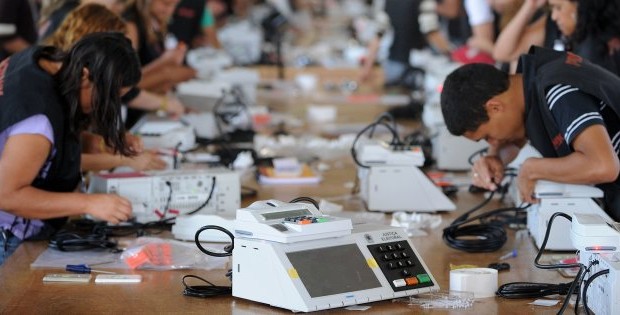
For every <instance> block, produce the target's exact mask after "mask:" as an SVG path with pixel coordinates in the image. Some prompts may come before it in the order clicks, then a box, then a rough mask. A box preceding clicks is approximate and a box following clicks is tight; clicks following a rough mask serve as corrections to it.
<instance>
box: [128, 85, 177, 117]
mask: <svg viewBox="0 0 620 315" xmlns="http://www.w3.org/2000/svg"><path fill="white" fill-rule="evenodd" d="M129 107H131V108H138V109H143V110H151V111H155V110H162V111H165V112H166V113H167V114H170V115H172V116H181V115H183V114H185V106H183V104H181V101H179V99H178V98H176V97H174V96H172V95H168V94H164V95H158V94H155V93H151V92H149V91H145V90H141V91H140V94H138V96H137V97H136V98H134V99H133V100H131V102H129Z"/></svg>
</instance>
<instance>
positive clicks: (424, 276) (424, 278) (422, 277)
mask: <svg viewBox="0 0 620 315" xmlns="http://www.w3.org/2000/svg"><path fill="white" fill-rule="evenodd" d="M417 278H418V280H419V281H420V283H427V282H431V277H429V276H428V275H427V274H425V273H422V274H419V275H417Z"/></svg>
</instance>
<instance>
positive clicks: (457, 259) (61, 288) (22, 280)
mask: <svg viewBox="0 0 620 315" xmlns="http://www.w3.org/2000/svg"><path fill="white" fill-rule="evenodd" d="M342 163H344V164H345V166H343V167H341V168H339V169H338V168H335V169H333V170H332V171H331V172H329V173H328V174H326V177H325V181H324V183H323V184H321V185H300V186H299V185H298V186H287V187H282V186H269V187H259V186H258V185H256V184H255V183H249V184H250V185H256V186H255V187H258V188H259V194H258V197H257V198H258V199H267V198H277V199H280V200H285V201H288V200H291V199H292V198H295V197H298V196H301V195H303V196H313V197H316V196H323V197H335V196H339V195H343V194H347V193H348V192H349V190H350V188H346V187H345V185H344V184H343V183H344V182H347V181H350V180H353V179H354V176H355V173H354V168H353V167H352V165H349V164H348V163H346V162H342ZM481 200H482V196H480V195H472V194H470V193H469V192H466V191H460V192H459V193H458V194H457V196H456V198H455V199H454V201H455V202H456V204H457V205H458V209H457V210H456V211H454V212H451V213H443V214H442V219H443V222H442V224H441V227H443V226H446V225H447V224H449V223H450V222H451V221H452V220H454V218H455V217H457V216H458V215H459V214H461V213H463V211H466V210H467V209H469V208H471V207H472V206H474V205H475V204H477V203H479V202H480V201H481ZM251 201H252V200H244V202H243V203H244V205H247V204H248V203H249V202H251ZM499 206H500V205H499V202H494V204H492V205H489V206H488V207H490V208H496V207H499ZM509 235H510V237H509V240H508V243H507V244H506V245H505V246H504V247H503V248H502V249H501V250H500V251H498V252H494V253H477V254H470V253H465V252H461V251H457V250H454V249H452V248H450V247H448V246H447V245H446V244H444V242H443V241H442V239H441V228H438V229H435V230H432V231H431V233H430V235H429V236H427V237H416V238H412V242H413V243H414V245H415V246H416V248H417V250H418V252H419V253H420V254H421V255H422V258H423V259H424V261H425V262H426V264H427V265H428V267H429V268H430V272H431V273H432V274H433V275H434V277H435V279H436V280H437V282H438V283H439V285H440V287H441V289H442V290H448V289H449V270H450V267H449V266H450V264H455V265H461V264H474V265H478V266H482V267H484V266H487V265H488V264H489V263H491V262H497V260H498V257H499V256H500V255H502V254H503V253H505V252H507V251H509V250H510V249H512V248H513V246H516V248H517V249H518V253H519V254H518V257H516V258H512V259H509V260H507V262H509V263H510V264H511V269H510V271H503V272H500V274H499V283H500V284H503V283H507V282H516V281H535V282H549V283H559V282H568V281H570V279H567V278H562V277H561V276H560V275H559V274H558V273H557V272H556V271H548V270H540V269H537V268H535V267H534V265H533V260H534V257H535V255H536V248H535V246H534V245H533V242H532V241H531V240H530V239H529V238H526V239H525V240H523V241H521V242H519V243H518V244H515V238H514V233H513V232H509ZM46 246H47V243H46V242H26V243H24V244H23V245H21V246H20V247H19V248H18V250H17V251H16V252H15V254H14V255H12V256H11V257H10V258H9V259H8V260H7V261H6V262H5V264H4V265H3V266H2V267H0V283H2V285H1V286H0V313H3V314H4V313H8V314H40V313H46V314H49V313H61V312H62V313H77V314H83V313H90V314H99V313H112V314H118V313H125V314H135V313H164V314H166V313H183V314H194V313H195V314H198V313H201V314H204V313H207V314H230V313H234V314H274V313H279V314H290V311H287V310H282V309H277V308H272V307H270V306H268V305H263V304H259V303H255V302H251V301H247V300H243V299H239V298H234V297H231V296H222V297H216V298H210V299H200V298H191V297H185V296H183V295H182V294H181V292H182V290H183V285H182V283H181V278H182V276H183V275H186V274H190V273H191V274H195V275H199V276H201V277H204V278H206V279H208V280H210V281H212V282H214V283H216V284H218V285H229V282H228V279H226V278H225V277H224V273H225V270H212V271H205V270H181V271H135V273H137V274H141V275H142V276H143V281H142V282H141V283H139V284H124V285H101V284H94V283H93V282H92V281H91V282H90V283H87V284H64V283H60V284H58V283H52V284H50V283H43V282H42V278H43V276H44V275H45V274H47V273H54V272H58V270H50V269H31V268H30V264H31V263H32V262H33V261H34V260H35V259H36V258H37V257H38V255H39V254H40V253H41V252H42V251H44V250H45V248H46ZM531 301H532V299H525V300H507V299H503V298H497V297H492V298H485V299H479V300H477V301H476V302H475V304H474V307H473V308H469V309H464V310H463V309H459V310H452V311H450V310H422V309H421V308H419V307H417V306H408V305H406V304H405V303H401V302H392V301H389V300H388V301H381V302H374V303H370V304H368V305H369V306H371V307H372V308H370V309H369V310H367V311H365V312H364V313H365V314H369V313H370V314H410V313H414V312H416V313H419V312H424V313H432V314H435V313H436V314H449V313H454V314H541V313H549V314H552V313H553V314H554V313H555V312H557V310H558V309H559V306H558V307H552V308H543V307H537V306H530V305H528V303H529V302H531ZM329 312H330V313H345V312H348V311H345V310H343V309H334V310H330V311H329Z"/></svg>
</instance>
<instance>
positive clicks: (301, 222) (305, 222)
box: [299, 219, 312, 224]
mask: <svg viewBox="0 0 620 315" xmlns="http://www.w3.org/2000/svg"><path fill="white" fill-rule="evenodd" d="M310 223H312V220H308V219H306V220H301V221H299V224H310Z"/></svg>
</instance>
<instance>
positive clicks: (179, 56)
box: [161, 43, 187, 65]
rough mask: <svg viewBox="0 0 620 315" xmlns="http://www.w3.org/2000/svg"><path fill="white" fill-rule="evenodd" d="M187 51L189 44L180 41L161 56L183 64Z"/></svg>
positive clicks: (176, 63)
mask: <svg viewBox="0 0 620 315" xmlns="http://www.w3.org/2000/svg"><path fill="white" fill-rule="evenodd" d="M186 53H187V45H185V44H184V43H179V44H178V45H177V47H175V48H174V49H170V50H166V51H165V52H164V53H163V54H162V56H161V58H163V59H164V60H166V61H169V62H170V63H172V64H175V65H181V64H183V59H185V54H186Z"/></svg>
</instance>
